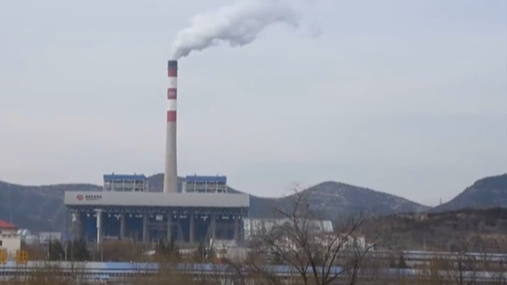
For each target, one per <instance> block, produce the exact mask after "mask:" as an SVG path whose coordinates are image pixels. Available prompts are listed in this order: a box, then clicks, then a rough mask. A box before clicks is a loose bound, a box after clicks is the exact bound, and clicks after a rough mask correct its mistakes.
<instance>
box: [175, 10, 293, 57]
mask: <svg viewBox="0 0 507 285" xmlns="http://www.w3.org/2000/svg"><path fill="white" fill-rule="evenodd" d="M297 2H298V1H297V0H237V1H236V2H235V3H234V4H232V5H229V6H224V7H222V8H220V9H219V10H218V11H216V13H212V14H202V15H197V16H194V17H193V18H192V19H191V26H190V27H188V28H186V29H184V30H181V31H180V32H178V34H177V35H176V39H175V41H174V43H173V50H172V58H173V59H175V60H177V59H179V58H181V57H185V56H187V55H189V54H190V53H191V52H192V51H201V50H204V49H206V48H208V47H211V46H215V45H217V44H220V43H223V42H226V43H229V44H230V46H231V47H237V46H243V45H246V44H249V43H251V42H253V41H254V40H255V39H256V38H257V35H258V34H259V33H260V32H261V31H262V30H263V29H264V28H266V27H267V26H269V25H271V24H275V23H285V24H287V25H289V26H291V27H294V28H297V27H298V26H299V21H300V13H298V9H297V5H296V4H297Z"/></svg>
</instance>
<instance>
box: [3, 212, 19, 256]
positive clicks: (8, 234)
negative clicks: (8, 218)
mask: <svg viewBox="0 0 507 285" xmlns="http://www.w3.org/2000/svg"><path fill="white" fill-rule="evenodd" d="M0 249H5V250H7V254H8V256H9V259H14V258H15V256H16V251H18V250H20V249H21V236H20V235H19V234H18V228H17V227H16V226H15V225H12V224H10V223H8V222H5V221H2V220H0Z"/></svg>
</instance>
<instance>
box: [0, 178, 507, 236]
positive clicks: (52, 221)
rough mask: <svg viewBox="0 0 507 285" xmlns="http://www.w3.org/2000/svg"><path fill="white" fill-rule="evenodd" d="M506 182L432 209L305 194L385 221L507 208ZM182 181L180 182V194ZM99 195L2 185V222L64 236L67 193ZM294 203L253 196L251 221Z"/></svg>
mask: <svg viewBox="0 0 507 285" xmlns="http://www.w3.org/2000/svg"><path fill="white" fill-rule="evenodd" d="M506 179H507V174H504V175H500V176H495V177H489V178H484V179H481V180H478V181H477V182H476V183H474V185H472V186H471V187H469V188H467V189H466V190H465V191H464V192H463V193H461V194H460V195H458V196H457V197H456V198H455V199H453V200H451V201H450V202H449V203H446V204H444V205H441V206H439V207H436V208H434V209H431V208H429V207H427V206H424V205H421V204H418V203H416V202H413V201H410V200H407V199H404V198H402V197H398V196H395V195H391V194H387V193H382V192H379V191H375V190H371V189H368V188H364V187H358V186H353V185H349V184H345V183H339V182H332V181H328V182H323V183H320V184H318V185H315V186H313V187H310V188H308V189H306V190H304V191H303V193H304V194H305V196H306V197H307V199H308V203H309V206H310V207H311V208H312V209H315V210H317V211H318V213H319V214H320V216H321V217H322V218H325V219H331V220H334V219H337V218H339V217H343V216H346V215H350V214H353V213H357V212H368V213H371V214H374V215H379V216H385V215H392V214H399V213H417V212H425V211H429V210H432V211H433V210H441V211H446V209H455V208H460V207H461V208H468V207H477V206H481V207H496V206H500V207H506V205H507V203H506V201H507V187H506V185H507V182H506ZM183 180H184V179H183V178H180V179H179V183H178V184H179V187H180V189H181V186H182V183H181V182H182V181H183ZM148 182H149V185H150V186H149V187H150V189H149V191H153V192H158V191H162V185H163V174H156V175H153V176H150V177H149V178H148ZM101 189H102V187H101V186H98V185H93V184H56V185H46V186H24V185H17V184H11V183H6V182H1V181H0V219H2V220H6V221H12V223H14V224H15V225H17V226H18V227H20V228H28V229H30V230H32V231H34V232H38V231H62V230H63V229H64V228H65V224H66V223H69V221H66V219H65V214H64V213H65V207H64V205H63V194H64V192H65V191H97V190H101ZM230 191H231V192H235V193H241V192H240V191H238V190H235V189H233V188H230ZM474 193H481V194H479V195H480V196H481V197H480V199H479V198H474V197H475V196H474V195H477V194H474ZM467 197H468V198H467ZM488 197H489V198H488ZM291 199H292V197H291V196H287V197H280V198H265V197H258V196H254V195H250V217H254V218H269V217H273V215H274V212H273V211H272V209H273V208H282V209H287V208H288V207H290V205H291V203H292V202H291V201H292V200H291ZM478 201H481V202H480V203H478ZM502 203H503V205H502ZM446 205H447V206H446Z"/></svg>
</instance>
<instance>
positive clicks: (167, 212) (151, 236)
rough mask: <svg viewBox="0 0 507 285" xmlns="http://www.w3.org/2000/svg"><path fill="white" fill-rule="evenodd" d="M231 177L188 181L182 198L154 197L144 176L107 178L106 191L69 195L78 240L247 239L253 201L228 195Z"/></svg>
mask: <svg viewBox="0 0 507 285" xmlns="http://www.w3.org/2000/svg"><path fill="white" fill-rule="evenodd" d="M227 189H228V187H227V179H226V177H225V176H187V177H186V179H185V182H184V183H183V187H182V189H181V192H177V193H165V192H148V182H147V179H146V177H145V176H142V175H115V174H113V175H104V187H103V190H102V191H93V192H92V191H86V192H74V191H72V192H70V191H69V192H66V193H65V198H64V201H65V205H66V208H67V211H68V212H70V213H71V216H72V236H73V238H74V239H85V240H87V241H88V242H95V243H97V244H100V243H101V242H102V241H103V240H104V239H129V240H135V241H143V242H155V241H159V240H171V239H172V240H174V241H176V242H182V243H190V244H195V243H200V242H207V241H209V240H216V239H218V240H234V241H236V242H238V241H241V240H242V239H243V238H244V232H243V219H244V218H245V217H246V216H247V214H248V208H249V205H250V199H249V196H248V195H246V194H235V193H229V192H228V191H227Z"/></svg>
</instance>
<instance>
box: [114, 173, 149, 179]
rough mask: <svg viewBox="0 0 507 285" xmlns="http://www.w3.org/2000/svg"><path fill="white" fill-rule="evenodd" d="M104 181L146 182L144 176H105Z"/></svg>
mask: <svg viewBox="0 0 507 285" xmlns="http://www.w3.org/2000/svg"><path fill="white" fill-rule="evenodd" d="M104 180H146V176H145V175H142V174H133V175H128V174H104Z"/></svg>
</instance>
